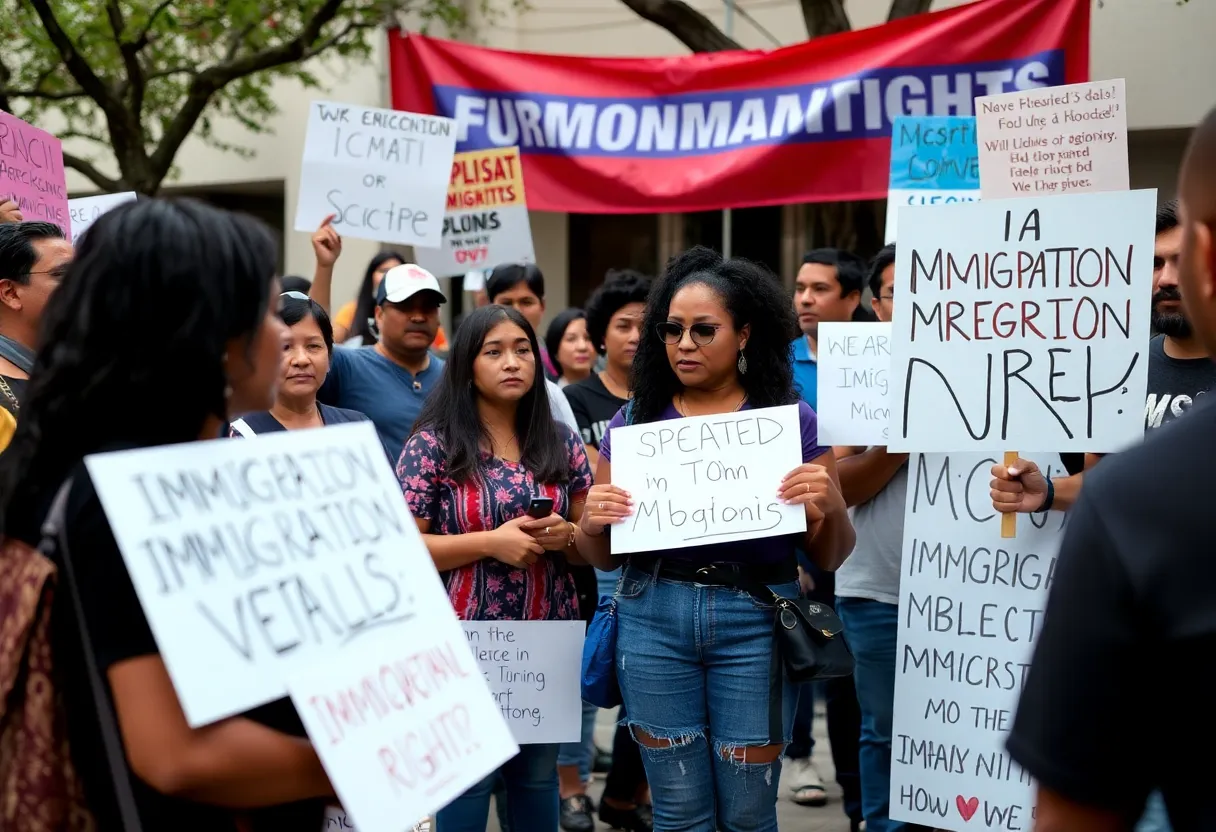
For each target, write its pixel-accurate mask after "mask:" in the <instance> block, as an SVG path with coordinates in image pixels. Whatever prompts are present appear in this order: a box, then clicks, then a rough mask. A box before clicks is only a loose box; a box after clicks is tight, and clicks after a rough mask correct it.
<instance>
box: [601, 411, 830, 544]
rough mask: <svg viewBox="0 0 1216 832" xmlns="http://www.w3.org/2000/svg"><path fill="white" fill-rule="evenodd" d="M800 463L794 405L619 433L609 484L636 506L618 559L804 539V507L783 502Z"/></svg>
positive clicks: (617, 529)
mask: <svg viewBox="0 0 1216 832" xmlns="http://www.w3.org/2000/svg"><path fill="white" fill-rule="evenodd" d="M801 464H802V433H801V429H800V427H799V424H798V408H797V407H796V406H795V405H785V406H783V407H766V408H761V409H759V410H740V411H737V412H735V413H718V414H715V415H713V416H692V417H689V418H686V419H675V420H669V421H664V422H652V423H649V424H645V425H630V426H628V427H618V428H613V429H612V484H613V485H617V486H620V487H621V488H623V489H625V490H626V491H628V492H629V493H631V494H632V495H633V501H634V506H633V515H632V516H631V517H630V518H629V519H628V520H626V521H625V522H624V523H621V524H619V525H617V526H614V527H613V529H612V553H613V554H624V553H628V552H648V551H651V550H653V549H681V548H685V547H688V546H704V545H706V544H708V543H725V542H727V541H730V540H752V539H754V538H758V537H775V536H777V535H783V534H792V533H794V532H805V531H806V513H805V510H804V509H803V508H802V506H787V505H784V504H783V503H781V502H780V501H779V500H778V499H777V490H778V488H779V487H780V485H781V479H782V478H783V477H784V476H785V475H786V474H788V473H789V472H790V471H792V470H794V469H795V468H797V467H798V466H799V465H801Z"/></svg>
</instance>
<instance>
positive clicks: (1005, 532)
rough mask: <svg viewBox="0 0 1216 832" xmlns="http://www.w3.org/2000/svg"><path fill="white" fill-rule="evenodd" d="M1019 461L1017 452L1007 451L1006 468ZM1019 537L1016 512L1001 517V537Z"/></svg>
mask: <svg viewBox="0 0 1216 832" xmlns="http://www.w3.org/2000/svg"><path fill="white" fill-rule="evenodd" d="M1017 461H1018V452H1017V451H1005V467H1006V468H1009V467H1010V466H1012V465H1013V464H1014V463H1016V462H1017ZM1017 536H1018V516H1017V514H1016V513H1014V512H1010V513H1009V514H1002V515H1001V537H1003V538H1009V537H1017Z"/></svg>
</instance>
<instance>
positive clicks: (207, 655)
mask: <svg viewBox="0 0 1216 832" xmlns="http://www.w3.org/2000/svg"><path fill="white" fill-rule="evenodd" d="M85 461H86V463H87V464H88V469H89V475H90V476H91V477H92V479H93V482H94V484H95V485H96V488H97V494H98V496H99V497H100V498H101V503H102V506H103V507H104V508H105V512H106V516H107V518H108V519H109V521H110V526H111V528H112V529H113V530H114V538H115V540H116V541H117V543H118V547H119V549H121V550H122V555H123V560H124V561H125V563H126V566H127V570H128V571H129V572H130V574H131V580H132V582H133V584H134V586H135V591H136V592H137V593H138V595H139V600H140V604H141V605H142V606H143V610H144V614H145V615H146V616H147V618H148V623H149V625H150V626H151V628H152V634H153V635H154V636H155V637H156V643H157V646H158V647H159V648H160V653H161V657H162V658H163V659H164V661H165V666H166V667H167V668H168V670H169V675H170V676H171V677H172V679H173V685H174V688H175V689H176V690H177V696H178V699H180V700H181V703H182V709H183V710H184V711H185V714H186V718H187V720H189V722H190V725H191V726H193V727H198V726H200V725H206V724H208V723H210V722H214V721H215V720H217V719H221V718H223V717H227V716H231V715H233V714H236V713H241V712H243V711H247V710H249V709H250V708H253V707H255V706H257V705H261V704H263V703H265V702H269V701H272V700H274V699H278V698H280V697H282V696H285V695H286V694H287V679H288V677H289V676H290V675H292V674H293V673H295V672H298V671H300V670H301V669H304V668H310V667H312V666H314V665H316V664H318V663H319V662H323V661H328V660H329V659H330V658H331V657H333V655H334V654H335V653H337V652H340V651H343V652H345V651H352V650H354V648H356V647H357V646H358V645H359V641H360V638H361V637H363V636H364V635H365V634H368V633H371V632H374V631H376V630H379V629H384V628H389V627H391V628H393V629H394V632H395V635H396V637H397V638H398V639H400V640H401V642H402V643H409V644H414V645H421V644H429V643H432V642H434V641H436V640H443V639H454V640H456V641H459V640H461V639H462V638H463V636H462V634H461V630H460V627H459V624H458V623H457V621H456V616H455V614H454V613H453V612H452V606H451V604H450V603H449V602H448V596H447V592H445V591H444V588H443V584H442V582H441V581H440V579H439V574H438V573H437V572H436V571H435V567H434V564H433V562H432V561H431V557H430V554H429V553H428V552H427V550H426V547H425V546H424V545H423V543H422V538H421V537H420V536H419V534H418V528H417V526H416V525H415V524H414V520H413V518H412V517H411V516H410V514H409V511H408V510H407V509H406V507H405V502H404V501H403V500H402V499H401V486H400V485H399V484H398V482H397V478H396V476H395V475H394V474H393V471H392V469H391V468H390V467H389V465H388V462H387V460H386V459H385V457H384V446H383V445H382V444H381V443H380V439H379V437H378V436H377V435H376V430H375V428H374V427H373V426H372V424H371V423H370V422H359V423H357V424H352V425H338V426H334V427H328V428H325V429H323V430H303V431H288V432H284V433H275V434H268V435H266V436H258V437H254V438H251V439H242V440H241V441H239V442H237V441H223V440H217V441H210V442H192V443H188V444H182V445H166V446H163V447H158V448H148V449H143V450H135V451H123V452H119V453H112V454H102V455H98V456H90V457H87V458H86V460H85Z"/></svg>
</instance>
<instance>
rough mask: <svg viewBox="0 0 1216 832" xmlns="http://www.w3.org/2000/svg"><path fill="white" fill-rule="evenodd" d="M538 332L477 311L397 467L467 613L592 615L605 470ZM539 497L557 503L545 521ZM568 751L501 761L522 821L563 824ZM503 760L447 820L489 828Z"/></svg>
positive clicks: (514, 315)
mask: <svg viewBox="0 0 1216 832" xmlns="http://www.w3.org/2000/svg"><path fill="white" fill-rule="evenodd" d="M539 353H540V350H539V346H538V344H537V342H536V334H535V332H534V331H533V330H532V327H531V326H530V325H529V324H528V322H527V320H526V319H525V318H524V317H523V316H522V315H520V313H519V312H516V311H515V310H514V309H508V308H505V307H502V306H487V307H484V308H482V309H477V310H475V311H474V312H472V313H470V314H469V316H468V317H467V318H466V319H465V320H464V322H463V323H462V324H461V326H460V329H459V330H458V331H457V333H456V338H455V342H454V343H453V345H452V351H451V355H450V357H449V359H448V363H447V367H446V371H445V373H444V378H443V379H442V381H441V382H440V385H439V387H437V388H436V389H435V390H434V391H432V393H431V395H430V397H429V398H428V399H427V402H426V405H425V406H424V407H423V410H422V413H421V414H420V415H419V417H418V420H417V422H416V423H415V426H414V433H413V435H412V436H410V438H409V440H408V441H407V442H406V443H405V450H404V451H402V453H401V459H400V461H399V462H398V464H397V477H398V479H399V480H400V481H401V488H402V491H403V492H404V494H405V499H406V503H407V504H408V505H409V508H410V511H411V512H413V514H414V518H415V520H416V521H417V523H418V529H419V531H420V532H421V533H422V537H423V540H424V541H425V542H426V545H427V548H428V549H429V550H430V553H431V557H432V558H433V559H434V561H435V567H436V568H437V569H438V570H439V572H440V574H441V575H442V576H443V580H444V584H445V585H446V586H447V589H448V596H449V597H450V598H451V601H452V605H453V607H454V608H455V610H456V616H457V617H458V618H460V619H462V620H466V621H486V620H500V621H503V620H505V621H520V620H538V619H544V620H562V621H574V620H577V619H578V617H579V610H578V603H577V599H576V594H575V586H574V581H573V579H572V578H571V576H570V571H569V569H568V568H567V559H575V558H577V555H578V552H577V550H576V549H575V547H574V529H575V524H576V523H577V522H578V519H579V517H580V516H581V515H582V511H583V502H584V500H585V499H586V496H587V489H589V488H590V487H591V468H590V466H589V465H588V464H587V454H586V452H585V451H584V450H583V443H582V442H581V441H579V438H578V437H577V436H575V434H574V431H573V430H572V429H570V428H568V427H567V426H565V425H563V424H561V423H559V422H556V421H555V420H554V419H553V414H552V411H551V410H550V409H549V400H548V394H547V392H546V389H545V378H544V370H543V368H542V367H541V364H540V361H539ZM534 497H541V498H547V499H550V500H552V501H553V506H552V510H551V513H550V514H549V515H548V516H547V517H541V518H538V519H534V518H531V517H529V516H528V509H529V506H530V504H531V502H532V499H533V498H534ZM557 751H558V747H557V745H554V744H544V745H525V746H522V748H521V750H520V752H519V754H518V755H517V756H516V757H514V758H513V759H511V760H509V761H508V762H507V763H505V764H504V765H503V766H502V768H501V769H500V772H501V774H502V777H503V779H504V780H505V781H506V790H507V814H508V818H509V825H510V828H511V829H513V830H527V829H544V830H552V829H556V828H557V824H558V790H557V773H556V764H557ZM498 774H499V772H494V773H492V774H490V776H488V777H486V778H485V779H484V780H483V781H481V782H480V783H479V784H477V785H475V786H473V787H472V788H471V789H469V790H468V791H467V792H465V793H464V794H463V795H461V796H460V797H458V798H456V800H455V801H453V802H452V803H451V804H450V805H449V806H447V807H446V808H444V809H441V810H440V811H439V814H438V817H437V822H438V826H439V829H440V830H442V832H484V830H485V828H486V821H487V818H488V816H489V808H490V794H491V792H492V791H493V788H494V784H495V782H496V780H497V777H498Z"/></svg>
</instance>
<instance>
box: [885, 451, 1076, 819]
mask: <svg viewBox="0 0 1216 832" xmlns="http://www.w3.org/2000/svg"><path fill="white" fill-rule="evenodd" d="M998 457H999V455H994V456H986V455H983V454H949V455H944V454H929V455H921V454H917V455H915V456H913V457H912V459H911V462H910V466H911V467H910V468H909V477H910V478H909V481H908V498H907V507H906V509H905V513H904V543H903V563H902V566H901V568H900V573H901V576H902V577H901V578H900V585H899V612H900V615H899V632H898V637H897V645H896V654H895V706H894V712H893V722H892V728H891V738H892V739H891V819H892V820H901V821H908V822H910V823H915V824H923V825H924V826H927V827H929V828H931V829H952V830H964V829H966V830H971V829H1006V830H1009V829H1027V830H1028V829H1031V828H1032V827H1033V826H1034V823H1033V820H1032V816H1031V813H1032V812H1033V809H1034V793H1033V788H1032V784H1031V781H1030V777H1029V775H1027V774H1026V773H1025V772H1024V771H1023V770H1022V769H1021V767H1020V766H1019V765H1018V764H1017V763H1015V762H1013V761H1012V760H1011V759H1010V757H1009V755H1008V754H1007V753H1006V752H1005V738H1006V736H1007V735H1008V734H1009V729H1010V728H1011V727H1012V724H1013V715H1014V710H1015V708H1016V705H1017V700H1018V696H1019V694H1020V693H1021V690H1022V685H1023V683H1024V681H1025V678H1026V671H1027V669H1028V668H1029V666H1030V659H1031V655H1032V653H1033V649H1034V643H1035V641H1036V639H1037V638H1038V634H1039V632H1040V630H1041V628H1042V626H1043V611H1044V609H1045V607H1046V603H1047V592H1048V590H1049V589H1050V588H1051V581H1052V576H1053V575H1054V573H1055V563H1056V553H1057V551H1058V549H1059V544H1060V539H1061V537H1062V529H1063V526H1064V519H1065V515H1063V514H1061V513H1059V512H1050V513H1049V514H1047V515H1037V514H1032V515H1029V516H1028V522H1027V523H1025V524H1019V526H1020V528H1019V529H1018V536H1017V539H1016V541H1014V540H1008V539H1003V538H1002V537H1001V523H1000V519H999V516H998V515H997V514H996V513H995V512H994V511H993V510H992V501H991V498H990V497H989V495H988V482H989V480H990V479H991V476H990V474H989V471H990V470H991V468H992V466H993V465H994V464H996V463H997V461H998ZM1032 459H1034V461H1035V462H1037V463H1038V464H1039V466H1040V467H1041V469H1042V470H1043V471H1044V472H1046V473H1047V475H1048V476H1051V475H1053V474H1055V475H1059V474H1060V473H1062V472H1063V467H1062V466H1061V464H1060V458H1059V456H1058V455H1056V454H1041V455H1037V456H1032Z"/></svg>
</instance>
